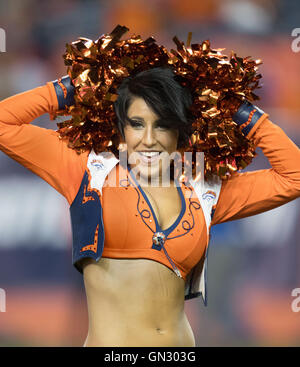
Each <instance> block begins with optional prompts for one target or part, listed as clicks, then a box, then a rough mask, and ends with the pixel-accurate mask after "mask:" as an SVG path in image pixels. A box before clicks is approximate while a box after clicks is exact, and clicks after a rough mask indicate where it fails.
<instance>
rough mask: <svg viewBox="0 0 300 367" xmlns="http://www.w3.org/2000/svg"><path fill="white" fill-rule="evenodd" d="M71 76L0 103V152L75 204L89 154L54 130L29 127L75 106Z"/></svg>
mask: <svg viewBox="0 0 300 367" xmlns="http://www.w3.org/2000/svg"><path fill="white" fill-rule="evenodd" d="M73 93H74V87H73V86H72V85H71V83H70V78H69V77H64V78H61V79H58V80H56V81H53V82H48V83H46V84H45V85H43V86H40V87H37V88H34V89H31V90H28V91H26V92H23V93H19V94H16V95H14V96H12V97H9V98H6V99H4V100H3V101H1V102H0V149H1V150H2V151H3V152H4V153H5V154H7V155H8V156H10V157H11V158H13V159H14V160H16V161H17V162H19V163H20V164H22V165H23V166H24V167H26V168H28V169H29V170H31V171H32V172H34V173H35V174H37V175H38V176H40V177H41V178H42V179H44V180H45V181H46V182H48V183H49V184H50V185H51V186H53V187H54V188H55V189H56V190H57V191H58V192H59V193H61V194H62V195H63V196H64V197H65V198H66V199H67V200H68V202H69V204H71V203H72V201H73V199H74V198H75V196H76V193H77V191H78V189H79V186H80V183H81V179H82V177H83V174H84V171H85V168H86V161H87V157H88V152H85V153H83V154H80V155H79V154H77V153H76V152H75V151H74V150H73V149H70V148H68V146H67V142H66V141H62V140H61V139H59V137H58V133H57V132H56V131H54V130H50V129H45V128H41V127H38V126H34V125H30V122H32V121H33V120H34V119H35V118H37V117H39V116H41V115H43V114H44V113H49V115H50V117H51V115H52V113H53V112H54V111H55V110H57V109H58V108H59V109H63V108H65V105H70V104H72V101H73Z"/></svg>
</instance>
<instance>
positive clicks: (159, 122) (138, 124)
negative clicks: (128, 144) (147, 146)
mask: <svg viewBox="0 0 300 367" xmlns="http://www.w3.org/2000/svg"><path fill="white" fill-rule="evenodd" d="M128 122H129V124H130V126H132V127H142V126H143V121H142V120H135V119H130V118H129V117H128ZM155 127H158V128H161V129H171V123H168V122H166V121H163V120H157V121H156V122H155Z"/></svg>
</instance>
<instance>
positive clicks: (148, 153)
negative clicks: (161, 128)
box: [139, 152, 159, 157]
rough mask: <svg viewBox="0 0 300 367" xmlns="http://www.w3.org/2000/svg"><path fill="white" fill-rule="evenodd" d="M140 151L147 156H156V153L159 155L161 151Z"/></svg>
mask: <svg viewBox="0 0 300 367" xmlns="http://www.w3.org/2000/svg"><path fill="white" fill-rule="evenodd" d="M139 153H140V154H142V155H144V156H146V157H154V156H156V155H159V152H139Z"/></svg>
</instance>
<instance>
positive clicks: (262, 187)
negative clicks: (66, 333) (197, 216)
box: [211, 102, 300, 225]
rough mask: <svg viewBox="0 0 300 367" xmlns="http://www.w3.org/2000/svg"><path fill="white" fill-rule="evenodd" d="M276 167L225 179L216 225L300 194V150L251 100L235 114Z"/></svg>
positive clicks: (235, 117)
mask: <svg viewBox="0 0 300 367" xmlns="http://www.w3.org/2000/svg"><path fill="white" fill-rule="evenodd" d="M234 120H235V122H236V123H237V124H238V125H241V126H242V128H243V132H244V133H245V134H246V135H248V136H249V137H253V138H254V141H255V144H256V146H258V147H260V148H261V149H262V151H263V153H264V155H265V156H266V157H267V158H268V160H269V162H270V165H271V167H272V168H270V169H263V170H258V171H253V172H244V173H239V172H238V173H236V174H235V175H233V176H232V177H230V178H229V179H228V180H225V181H223V182H222V187H221V192H220V196H219V200H218V202H217V205H216V207H215V211H214V214H213V219H212V223H211V224H212V225H214V224H217V223H222V222H226V221H231V220H235V219H241V218H244V217H249V216H251V215H255V214H259V213H262V212H265V211H267V210H270V209H273V208H276V207H278V206H280V205H283V204H286V203H287V202H289V201H291V200H293V199H296V198H298V197H300V150H299V148H298V147H297V146H296V144H294V143H293V142H292V140H291V139H289V137H288V136H287V135H286V134H285V133H284V131H283V130H282V129H281V128H280V127H279V126H277V125H275V124H273V123H272V122H271V121H270V120H269V119H268V115H267V114H265V113H263V111H261V110H259V109H258V108H257V107H255V106H253V105H251V104H250V103H249V102H246V103H244V105H242V107H241V108H240V109H239V111H238V112H237V114H236V115H235V116H234Z"/></svg>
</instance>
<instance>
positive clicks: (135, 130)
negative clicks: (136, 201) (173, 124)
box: [124, 97, 179, 183]
mask: <svg viewBox="0 0 300 367" xmlns="http://www.w3.org/2000/svg"><path fill="white" fill-rule="evenodd" d="M127 116H128V117H129V118H130V119H131V120H133V122H127V124H126V125H125V127H124V136H125V143H126V145H127V154H128V162H129V164H130V166H131V168H132V169H133V168H134V167H136V166H137V165H138V171H139V173H140V179H141V181H142V182H144V183H149V180H150V179H151V182H152V183H153V182H157V181H156V180H158V179H159V178H161V177H162V173H163V172H165V171H166V170H167V169H169V165H170V157H169V155H170V154H171V153H173V152H175V151H176V148H177V142H178V135H179V132H178V130H177V129H171V128H168V127H164V121H162V120H160V121H159V117H158V116H157V115H156V114H155V112H154V111H153V110H152V109H151V108H150V107H149V106H148V105H147V103H146V102H145V100H144V99H143V98H141V97H134V98H133V99H132V102H131V104H130V106H129V108H128V111H127Z"/></svg>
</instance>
